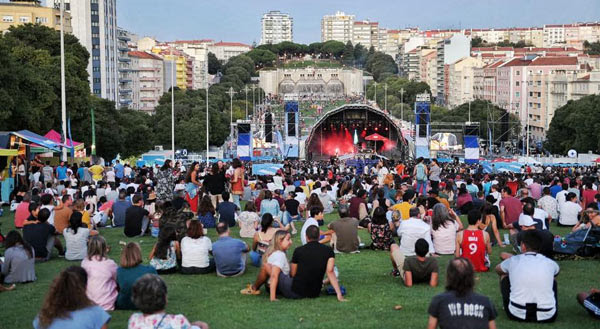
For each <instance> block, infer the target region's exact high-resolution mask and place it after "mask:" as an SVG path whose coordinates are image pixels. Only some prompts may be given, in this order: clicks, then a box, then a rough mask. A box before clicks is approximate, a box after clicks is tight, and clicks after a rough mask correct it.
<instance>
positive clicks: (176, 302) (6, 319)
mask: <svg viewBox="0 0 600 329" xmlns="http://www.w3.org/2000/svg"><path fill="white" fill-rule="evenodd" d="M5 210H6V211H5V215H4V216H3V217H1V218H0V220H1V222H2V232H3V233H4V234H6V233H7V232H8V231H9V230H11V229H12V227H13V214H12V213H10V212H8V211H7V209H5ZM336 218H337V215H330V216H327V217H326V221H327V222H330V221H332V220H334V219H336ZM299 228H300V227H298V229H299ZM554 230H555V232H554V233H555V234H556V233H560V234H564V233H565V232H566V231H565V230H564V229H556V228H554ZM101 234H102V235H103V236H104V237H105V238H106V239H107V241H108V243H109V245H110V246H111V247H112V250H111V252H110V257H111V258H113V259H115V261H117V262H118V257H119V254H120V251H121V246H120V245H119V241H137V242H140V244H141V246H142V250H143V254H144V258H145V262H146V263H147V262H148V259H147V258H146V257H147V256H148V253H149V251H150V249H151V247H152V245H153V243H154V239H153V238H151V237H144V238H137V239H131V238H126V237H125V236H124V235H123V234H122V230H121V229H102V230H101ZM360 234H361V239H362V241H363V242H366V243H367V244H368V243H370V238H369V237H368V235H367V234H366V232H365V231H362V232H361V233H360ZM209 235H210V237H211V238H212V240H213V241H214V240H215V236H216V234H215V232H214V229H211V230H210V232H209ZM232 235H233V236H234V237H238V236H239V235H238V230H237V229H234V231H233V234H232ZM248 242H250V241H248ZM299 245H300V238H299V237H298V235H296V236H294V245H293V246H292V248H295V247H297V246H299ZM55 252H56V251H55ZM499 252H500V248H494V252H493V255H492V257H491V259H492V262H493V265H494V266H495V265H496V264H497V263H498V260H499V257H498V255H499ZM291 253H292V250H290V251H289V252H288V258H291ZM336 257H337V258H336V264H337V266H338V268H339V271H340V282H341V284H342V285H344V286H345V287H346V289H347V291H348V294H347V296H346V297H347V299H348V300H349V301H348V302H346V303H339V302H337V300H336V298H335V296H323V297H320V298H317V299H306V300H285V299H282V300H281V301H280V302H278V303H271V302H270V301H269V298H268V295H267V294H265V293H264V291H263V294H261V295H260V296H244V295H240V293H239V291H240V289H242V288H244V287H245V285H246V284H247V283H251V282H253V281H254V279H255V278H256V274H257V271H258V270H257V268H255V267H253V266H249V267H248V271H247V272H246V274H245V275H243V276H242V277H238V278H229V279H223V278H217V277H216V276H215V275H214V274H209V275H197V276H183V275H180V274H173V275H167V276H163V278H164V279H165V281H166V282H167V284H168V287H169V302H168V306H167V311H168V312H169V313H182V314H184V315H186V316H187V317H188V319H190V320H192V321H193V320H202V321H206V322H208V323H209V325H210V326H211V328H241V327H245V328H423V327H425V326H426V324H427V318H428V315H427V307H428V305H429V302H430V300H431V297H432V296H433V295H435V294H437V293H440V292H442V291H443V290H444V284H445V266H446V264H447V262H448V260H449V259H450V257H449V256H444V257H440V258H439V261H440V270H441V273H440V286H439V287H437V288H429V287H428V286H425V285H418V286H415V287H413V288H406V287H404V286H403V285H402V284H401V280H400V279H397V278H393V277H391V276H390V275H389V272H390V270H391V264H390V261H389V256H388V253H386V252H381V251H370V250H363V251H362V252H361V253H360V254H354V255H338V256H336ZM78 263H79V262H69V261H66V260H64V259H53V260H51V261H49V262H47V263H43V264H39V265H36V272H37V276H38V280H37V281H36V282H34V283H28V284H19V285H17V288H16V290H15V291H10V292H4V293H1V294H0V305H1V306H0V328H2V329H9V328H11V329H12V328H31V321H32V320H33V318H34V317H35V315H36V313H37V312H38V310H39V308H40V306H41V304H42V301H43V298H44V296H45V294H46V292H47V290H48V286H49V284H50V282H51V281H52V279H53V278H54V277H55V276H56V275H57V273H58V272H59V271H61V270H62V269H64V268H66V267H68V266H70V265H76V264H78ZM559 264H560V267H561V274H560V275H559V277H558V287H559V292H558V296H559V316H558V320H557V322H556V323H554V324H545V325H526V324H521V323H514V322H511V321H508V320H507V318H506V316H505V314H504V311H503V310H502V306H501V296H500V291H499V287H498V277H497V275H496V274H495V273H493V272H490V273H482V274H478V276H477V285H476V290H477V292H479V293H482V294H484V295H487V296H489V297H490V298H491V299H492V301H493V302H494V305H495V306H496V308H497V311H498V313H499V316H498V319H497V325H498V328H522V327H523V328H578V329H584V328H599V327H600V322H598V321H597V320H594V319H593V318H591V317H590V316H589V315H588V314H587V313H586V312H585V311H584V310H583V309H582V308H581V307H580V306H579V305H578V304H577V302H576V300H575V294H576V293H577V292H579V291H583V290H587V289H589V288H591V287H597V288H600V265H599V263H598V261H597V260H585V261H562V262H560V263H559ZM442 269H443V270H442ZM398 304H399V305H402V306H403V309H402V310H400V311H396V310H394V306H395V305H398ZM130 314H131V312H130V311H114V312H112V313H111V315H112V320H111V322H110V327H111V328H126V326H127V320H128V318H129V316H130Z"/></svg>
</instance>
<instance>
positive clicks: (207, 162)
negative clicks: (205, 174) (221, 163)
mask: <svg viewBox="0 0 600 329" xmlns="http://www.w3.org/2000/svg"><path fill="white" fill-rule="evenodd" d="M208 88H209V85H208V81H207V82H206V167H207V168H208V166H209V161H208V149H209V146H208V140H209V137H210V135H209V133H210V132H209V131H208V125H209V121H208Z"/></svg>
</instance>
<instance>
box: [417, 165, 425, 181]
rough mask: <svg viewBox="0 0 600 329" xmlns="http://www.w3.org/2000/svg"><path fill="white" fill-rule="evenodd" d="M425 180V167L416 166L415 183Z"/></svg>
mask: <svg viewBox="0 0 600 329" xmlns="http://www.w3.org/2000/svg"><path fill="white" fill-rule="evenodd" d="M425 180H427V176H426V175H425V165H423V164H418V165H417V181H420V182H422V181H425Z"/></svg>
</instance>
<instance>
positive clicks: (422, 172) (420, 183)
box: [413, 157, 428, 195]
mask: <svg viewBox="0 0 600 329" xmlns="http://www.w3.org/2000/svg"><path fill="white" fill-rule="evenodd" d="M424 161H425V160H424V159H423V158H422V157H420V158H418V159H417V165H416V166H415V169H413V176H414V177H415V180H416V181H417V194H418V195H419V194H420V195H423V194H425V193H426V192H427V174H428V173H427V166H426V165H425V163H424Z"/></svg>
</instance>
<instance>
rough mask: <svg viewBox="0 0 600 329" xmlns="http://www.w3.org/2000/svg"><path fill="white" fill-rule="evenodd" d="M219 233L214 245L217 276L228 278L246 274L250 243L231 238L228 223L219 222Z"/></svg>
mask: <svg viewBox="0 0 600 329" xmlns="http://www.w3.org/2000/svg"><path fill="white" fill-rule="evenodd" d="M217 234H219V239H218V240H217V241H215V243H213V246H212V247H213V255H214V260H215V265H216V270H217V276H220V277H224V278H227V277H234V276H240V275H242V274H244V272H245V271H246V253H247V252H248V251H249V248H248V245H247V244H246V243H245V242H244V241H242V240H239V239H234V238H231V237H230V236H229V226H228V225H227V224H226V223H219V224H217Z"/></svg>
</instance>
